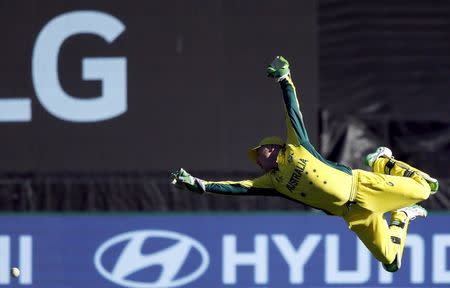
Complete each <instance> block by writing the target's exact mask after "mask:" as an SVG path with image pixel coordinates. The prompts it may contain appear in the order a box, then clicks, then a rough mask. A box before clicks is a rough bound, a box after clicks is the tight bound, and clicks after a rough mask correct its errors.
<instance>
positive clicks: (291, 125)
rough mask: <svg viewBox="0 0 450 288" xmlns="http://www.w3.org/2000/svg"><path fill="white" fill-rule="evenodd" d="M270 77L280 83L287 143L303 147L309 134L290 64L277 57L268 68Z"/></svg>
mask: <svg viewBox="0 0 450 288" xmlns="http://www.w3.org/2000/svg"><path fill="white" fill-rule="evenodd" d="M267 74H268V76H269V77H273V78H275V79H276V80H277V82H279V83H280V87H281V90H282V92H283V100H284V105H285V112H286V115H285V117H286V127H287V143H290V144H294V145H301V144H302V143H305V142H309V138H308V133H307V132H306V128H305V124H304V123H303V115H302V113H301V111H300V105H299V102H298V97H297V91H296V88H295V85H294V82H293V81H292V78H291V75H290V70H289V63H288V61H287V60H286V59H284V58H283V57H282V56H277V57H276V58H275V59H274V60H273V61H272V63H271V64H270V66H269V67H268V68H267Z"/></svg>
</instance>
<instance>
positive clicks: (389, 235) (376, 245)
mask: <svg viewBox="0 0 450 288" xmlns="http://www.w3.org/2000/svg"><path fill="white" fill-rule="evenodd" d="M419 207H420V206H419ZM420 208H421V207H420ZM421 209H422V210H421ZM421 209H419V208H412V207H408V208H403V209H400V210H397V211H395V212H392V213H391V220H390V224H389V225H388V223H387V222H386V219H385V218H384V215H383V213H374V212H372V211H369V210H367V209H364V208H362V207H360V206H359V205H351V206H350V207H349V211H348V213H347V214H346V215H345V216H344V219H345V221H346V222H347V223H348V227H349V228H350V229H351V230H352V231H353V232H354V233H356V235H358V238H359V239H360V240H361V241H362V242H363V243H364V245H365V246H366V247H367V248H368V249H369V251H370V252H371V253H372V255H373V256H374V257H375V258H376V259H377V260H378V261H380V262H381V263H382V264H383V267H384V268H385V269H386V270H387V271H390V272H395V271H397V270H398V269H399V268H400V266H401V257H402V255H403V249H404V245H405V239H406V234H407V230H408V224H409V221H410V220H412V219H414V218H415V217H418V216H422V217H425V216H426V211H425V210H424V209H423V208H421ZM423 211H425V212H423Z"/></svg>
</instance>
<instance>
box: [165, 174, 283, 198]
mask: <svg viewBox="0 0 450 288" xmlns="http://www.w3.org/2000/svg"><path fill="white" fill-rule="evenodd" d="M171 177H172V184H174V185H175V186H177V187H178V188H185V189H188V190H190V191H193V192H197V193H200V194H203V193H205V192H208V193H214V194H226V195H264V196H278V195H279V194H278V193H277V192H276V190H274V189H273V185H272V180H271V179H270V177H269V176H268V175H263V176H261V177H258V178H255V179H252V180H243V181H217V182H215V181H205V180H202V179H199V178H196V177H194V176H192V175H190V174H189V173H188V172H187V171H186V170H184V169H183V168H181V169H179V170H178V171H176V172H174V173H172V174H171Z"/></svg>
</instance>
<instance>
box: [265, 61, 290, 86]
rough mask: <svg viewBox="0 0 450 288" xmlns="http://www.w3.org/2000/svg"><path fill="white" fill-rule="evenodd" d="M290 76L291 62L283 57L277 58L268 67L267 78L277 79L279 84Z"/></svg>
mask: <svg viewBox="0 0 450 288" xmlns="http://www.w3.org/2000/svg"><path fill="white" fill-rule="evenodd" d="M289 74H290V70H289V62H288V61H287V60H286V59H284V57H283V56H277V57H275V59H274V60H273V61H272V63H271V64H270V66H269V67H267V76H269V77H271V78H275V80H277V82H280V81H281V80H283V79H286V77H288V76H289Z"/></svg>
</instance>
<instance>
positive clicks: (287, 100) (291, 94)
mask: <svg viewBox="0 0 450 288" xmlns="http://www.w3.org/2000/svg"><path fill="white" fill-rule="evenodd" d="M280 86H281V90H282V91H283V100H284V104H285V105H286V113H287V114H288V116H289V119H290V121H291V124H292V127H293V129H294V131H295V133H296V134H297V138H298V142H299V143H300V145H302V146H303V147H305V149H306V150H308V152H309V153H311V154H312V155H314V157H316V158H317V159H319V160H320V161H321V162H323V163H325V164H327V165H328V166H331V167H333V168H335V169H337V170H340V171H342V172H344V173H346V174H348V175H352V174H353V173H352V169H351V168H350V167H348V166H345V165H342V164H339V163H335V162H332V161H329V160H327V159H325V158H323V156H322V155H320V153H319V152H317V151H316V149H315V148H314V147H313V146H312V145H311V143H310V142H309V138H308V133H307V132H306V128H305V124H304V122H303V117H302V114H301V112H300V107H298V104H297V103H298V102H297V93H296V92H295V87H294V85H293V83H292V80H291V79H285V80H283V81H281V82H280Z"/></svg>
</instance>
